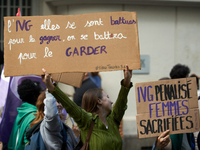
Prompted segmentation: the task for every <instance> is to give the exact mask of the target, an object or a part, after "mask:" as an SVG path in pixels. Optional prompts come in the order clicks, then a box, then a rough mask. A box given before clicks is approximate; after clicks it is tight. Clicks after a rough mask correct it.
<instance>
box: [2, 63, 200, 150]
mask: <svg viewBox="0 0 200 150" xmlns="http://www.w3.org/2000/svg"><path fill="white" fill-rule="evenodd" d="M42 71H43V75H42V76H41V78H40V81H35V80H34V79H31V78H25V79H23V80H22V81H20V84H19V85H18V86H17V93H18V95H19V99H21V101H22V103H21V104H20V106H18V108H17V115H16V116H13V118H15V119H14V120H13V123H12V130H11V131H10V133H9V138H8V139H7V142H6V139H4V141H2V142H3V143H0V149H1V147H2V149H9V150H15V149H16V150H23V149H26V150H34V149H44V150H45V149H47V150H61V149H62V150H63V149H66V150H78V149H81V148H83V147H84V149H90V150H114V149H115V150H121V149H122V145H123V140H122V135H120V134H121V133H120V123H121V121H122V119H123V116H124V113H125V111H126V109H127V102H128V98H127V97H128V93H129V91H130V90H131V87H132V82H131V78H132V71H131V70H129V67H128V66H126V68H125V70H124V79H123V80H121V82H120V83H119V84H121V89H120V91H119V94H118V98H117V100H116V102H115V104H114V105H113V102H112V101H111V100H110V99H109V96H108V94H107V93H106V92H105V91H104V90H103V89H102V88H101V77H100V75H99V73H98V72H97V73H86V74H85V77H84V79H83V82H82V85H81V87H80V88H75V94H74V98H73V100H71V99H69V97H68V96H67V95H66V94H65V93H63V92H62V90H61V89H60V88H59V87H58V85H57V83H54V82H53V80H52V78H51V75H50V74H49V73H48V70H47V71H46V70H45V69H43V70H42ZM169 75H170V78H162V79H161V80H169V79H179V78H187V77H196V81H197V89H198V91H197V93H199V82H198V79H199V77H198V76H197V75H196V74H190V69H189V67H188V66H186V65H182V64H177V65H175V66H174V67H173V68H172V69H171V71H170V73H169ZM10 98H12V97H10ZM6 106H7V105H5V107H6ZM10 107H12V106H10ZM63 109H64V110H66V112H67V115H69V116H70V118H71V119H72V121H73V127H72V128H70V127H69V126H68V125H66V123H65V119H66V116H65V115H64V114H63ZM2 113H3V112H2ZM10 115H11V116H12V114H10ZM74 121H75V123H74ZM0 127H1V124H0ZM3 128H4V129H5V127H3ZM3 128H2V127H1V128H0V130H2V129H3ZM121 130H122V129H121ZM0 132H1V131H0ZM1 133H2V132H1ZM1 138H2V135H1ZM199 142H200V134H199V132H196V133H182V134H170V130H166V131H165V132H163V133H161V134H160V135H159V136H158V137H157V138H156V141H155V143H152V150H156V149H160V150H161V149H166V150H179V149H180V150H195V149H196V150H197V149H199V148H200V143H199Z"/></svg>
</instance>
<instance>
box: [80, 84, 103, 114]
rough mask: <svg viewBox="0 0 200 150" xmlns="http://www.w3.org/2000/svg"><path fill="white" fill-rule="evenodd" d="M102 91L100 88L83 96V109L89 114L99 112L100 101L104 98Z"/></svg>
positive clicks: (90, 90)
mask: <svg viewBox="0 0 200 150" xmlns="http://www.w3.org/2000/svg"><path fill="white" fill-rule="evenodd" d="M102 91H103V90H102V89H99V88H94V89H89V90H87V91H86V92H85V93H84V95H83V100H82V108H83V109H85V110H86V111H87V112H91V113H96V112H97V111H98V108H97V104H98V99H101V98H102Z"/></svg>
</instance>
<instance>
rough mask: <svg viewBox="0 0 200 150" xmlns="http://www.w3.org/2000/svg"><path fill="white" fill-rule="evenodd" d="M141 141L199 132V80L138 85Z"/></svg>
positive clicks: (138, 124) (138, 114)
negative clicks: (167, 131) (161, 135)
mask: <svg viewBox="0 0 200 150" xmlns="http://www.w3.org/2000/svg"><path fill="white" fill-rule="evenodd" d="M135 92H136V103H137V116H136V119H137V129H138V136H139V138H146V137H155V136H159V135H160V134H161V133H162V132H164V131H166V130H170V134H177V133H189V132H195V131H199V109H198V98H197V85H196V78H182V79H174V80H162V81H156V82H144V83H137V84H136V85H135Z"/></svg>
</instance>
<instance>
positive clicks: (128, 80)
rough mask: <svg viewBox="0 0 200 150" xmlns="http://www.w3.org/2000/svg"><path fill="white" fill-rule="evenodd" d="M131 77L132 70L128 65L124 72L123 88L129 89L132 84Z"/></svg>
mask: <svg viewBox="0 0 200 150" xmlns="http://www.w3.org/2000/svg"><path fill="white" fill-rule="evenodd" d="M131 77H132V70H129V67H128V65H126V68H125V70H124V81H123V86H125V87H127V88H129V87H130V84H131Z"/></svg>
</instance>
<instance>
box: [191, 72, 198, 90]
mask: <svg viewBox="0 0 200 150" xmlns="http://www.w3.org/2000/svg"><path fill="white" fill-rule="evenodd" d="M190 77H196V81H197V89H199V77H198V76H197V75H196V74H191V75H190Z"/></svg>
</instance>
